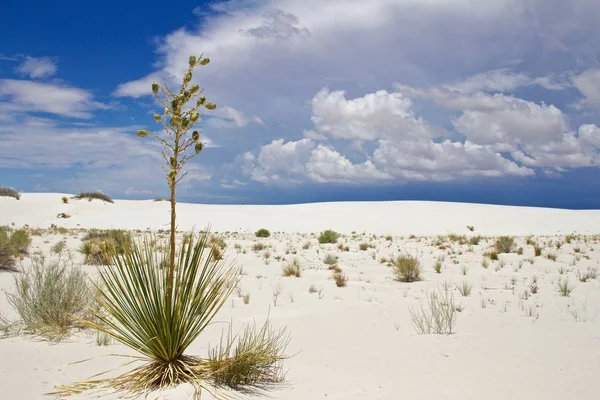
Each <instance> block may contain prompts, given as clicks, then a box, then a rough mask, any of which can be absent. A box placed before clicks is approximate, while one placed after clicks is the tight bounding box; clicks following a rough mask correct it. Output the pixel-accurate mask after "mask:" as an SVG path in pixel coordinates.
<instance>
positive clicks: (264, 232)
mask: <svg viewBox="0 0 600 400" xmlns="http://www.w3.org/2000/svg"><path fill="white" fill-rule="evenodd" d="M255 235H256V237H259V238H268V237H269V236H271V232H269V230H268V229H264V228H261V229H259V230H258V231H256V233H255Z"/></svg>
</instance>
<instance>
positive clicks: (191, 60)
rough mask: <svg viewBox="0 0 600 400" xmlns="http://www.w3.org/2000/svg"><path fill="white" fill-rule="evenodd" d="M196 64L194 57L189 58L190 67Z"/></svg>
mask: <svg viewBox="0 0 600 400" xmlns="http://www.w3.org/2000/svg"><path fill="white" fill-rule="evenodd" d="M194 64H196V56H190V67H193V66H194Z"/></svg>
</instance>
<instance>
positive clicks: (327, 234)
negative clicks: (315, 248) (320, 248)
mask: <svg viewBox="0 0 600 400" xmlns="http://www.w3.org/2000/svg"><path fill="white" fill-rule="evenodd" d="M339 237H340V234H339V233H337V232H335V231H332V230H331V229H327V230H325V231H323V232H322V233H321V234H320V235H319V237H318V239H317V240H318V241H319V243H321V244H325V243H337V241H338V239H339Z"/></svg>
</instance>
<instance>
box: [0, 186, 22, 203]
mask: <svg viewBox="0 0 600 400" xmlns="http://www.w3.org/2000/svg"><path fill="white" fill-rule="evenodd" d="M0 197H14V198H15V199H17V200H20V199H21V193H19V192H18V191H16V190H15V189H13V188H9V187H0Z"/></svg>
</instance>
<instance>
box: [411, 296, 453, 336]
mask: <svg viewBox="0 0 600 400" xmlns="http://www.w3.org/2000/svg"><path fill="white" fill-rule="evenodd" d="M459 308H460V306H459V305H457V304H456V303H455V301H454V295H453V294H452V290H451V289H450V287H449V285H444V287H442V288H438V290H437V291H432V292H429V293H427V303H426V304H423V303H421V305H420V306H419V307H418V308H412V309H410V315H411V320H412V323H413V326H414V328H415V331H416V332H417V334H419V335H427V334H437V335H450V334H452V333H453V332H454V326H455V325H456V320H457V316H458V311H459Z"/></svg>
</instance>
